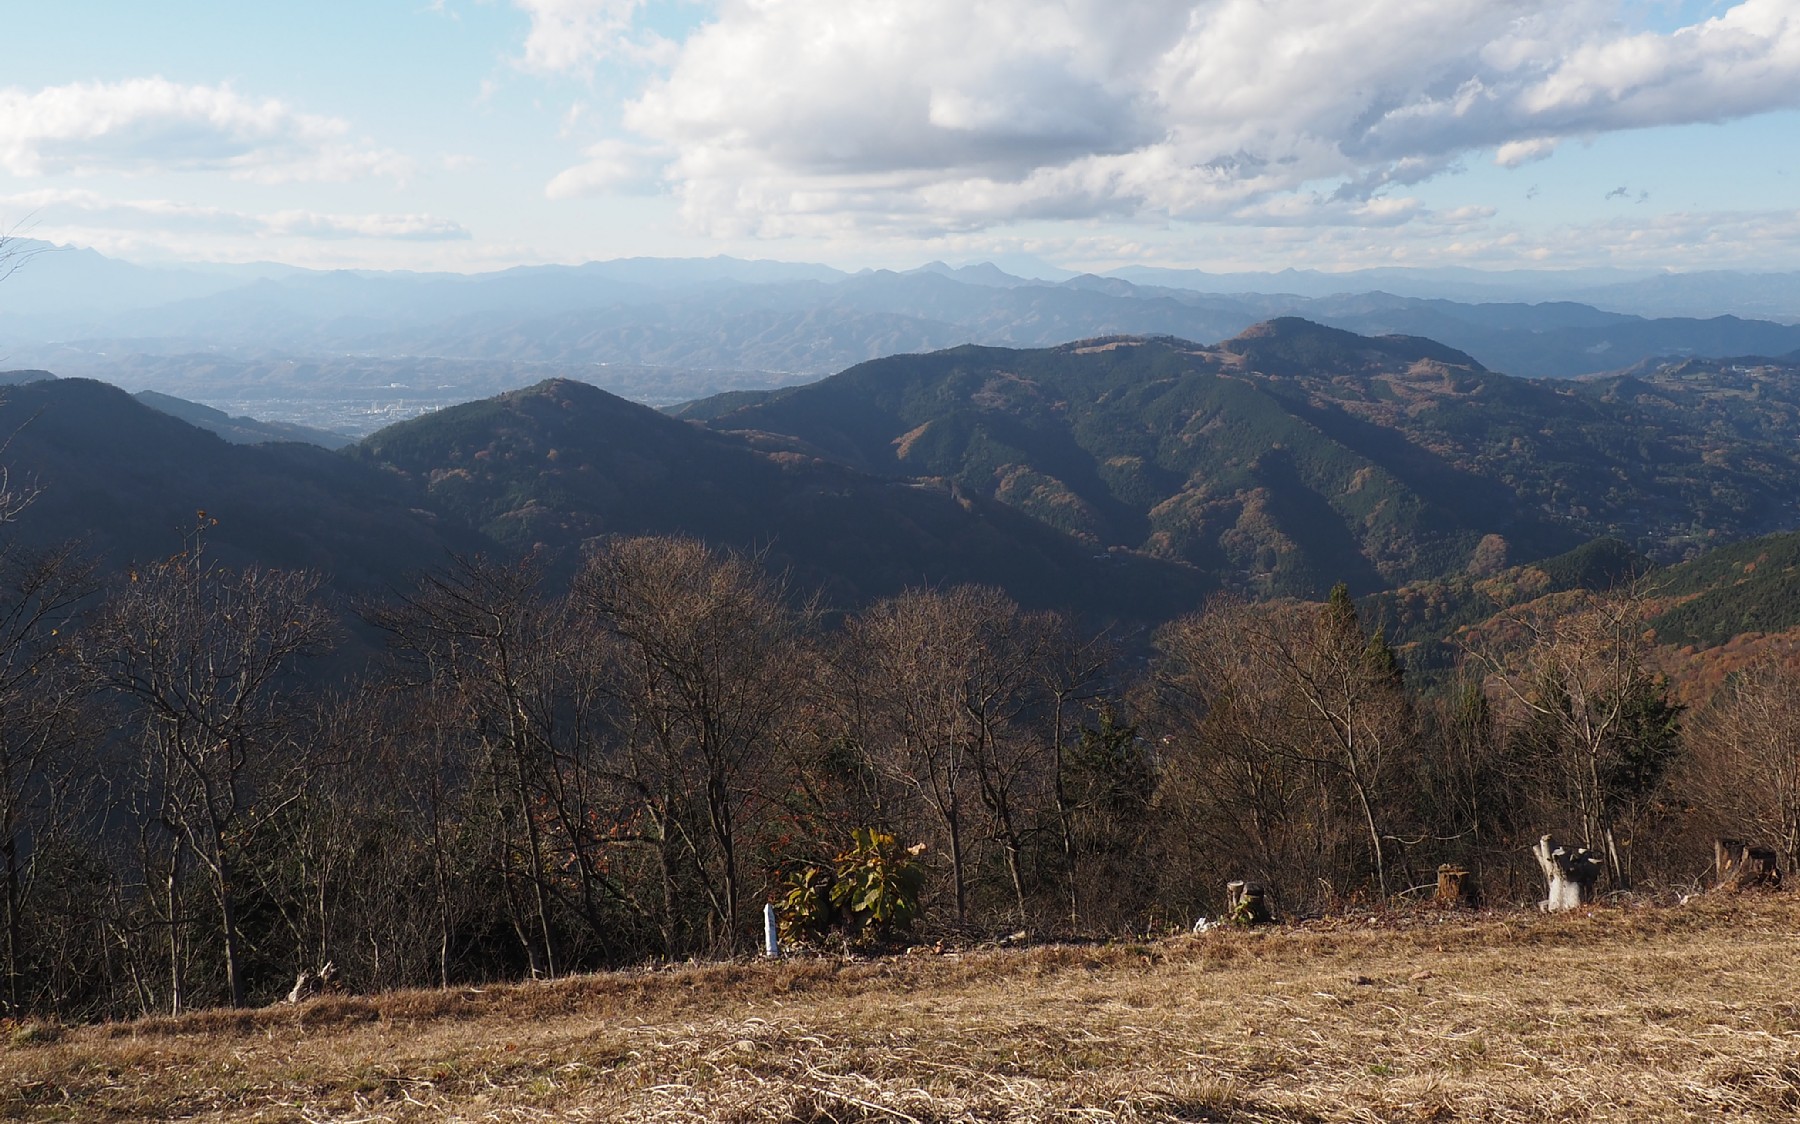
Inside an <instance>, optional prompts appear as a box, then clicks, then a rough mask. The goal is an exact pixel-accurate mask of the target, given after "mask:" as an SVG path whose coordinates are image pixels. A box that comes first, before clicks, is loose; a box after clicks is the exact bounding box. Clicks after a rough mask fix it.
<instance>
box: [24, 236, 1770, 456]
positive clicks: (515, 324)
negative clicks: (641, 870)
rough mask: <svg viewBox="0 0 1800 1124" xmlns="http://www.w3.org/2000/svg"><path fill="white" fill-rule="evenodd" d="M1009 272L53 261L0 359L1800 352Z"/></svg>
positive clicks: (1600, 290)
mask: <svg viewBox="0 0 1800 1124" xmlns="http://www.w3.org/2000/svg"><path fill="white" fill-rule="evenodd" d="M1021 268H1029V265H1028V266H1025V267H1021ZM1030 271H1031V272H1033V273H1035V274H1039V275H1041V276H1033V277H1025V276H1020V275H1018V274H1014V273H1008V272H1006V271H1004V270H1002V269H1000V268H999V267H997V266H995V265H993V264H991V263H976V264H972V265H964V266H960V267H951V266H948V265H944V264H942V263H933V264H931V265H929V266H926V267H923V268H921V269H917V270H912V271H909V272H904V273H896V272H891V271H864V272H861V273H856V274H847V273H844V272H842V271H839V270H834V269H830V268H828V267H825V266H816V265H805V264H790V263H780V262H755V261H740V260H737V259H731V258H712V259H694V260H664V259H629V260H622V261H614V262H598V263H590V264H588V265H583V266H567V267H566V266H542V267H530V268H520V269H511V270H505V271H501V272H497V273H489V274H479V275H472V276H462V275H454V274H411V273H380V272H367V271H335V272H320V271H307V270H296V269H292V268H288V267H282V266H268V265H265V266H232V267H204V268H202V267H188V268H161V269H156V268H148V267H140V266H135V265H130V264H127V263H124V262H119V261H115V260H112V259H107V258H104V257H102V256H100V255H98V254H95V253H93V252H92V251H86V250H57V251H53V252H47V253H41V254H37V255H35V256H33V257H31V258H30V259H29V260H28V261H27V262H26V264H25V266H24V268H22V269H20V270H19V271H18V272H17V273H16V274H14V275H13V276H12V277H11V278H9V279H8V280H7V282H6V283H5V284H4V285H0V356H5V357H6V358H7V359H8V360H9V361H10V362H12V363H14V364H16V365H20V366H26V365H29V366H33V367H41V368H46V369H50V370H54V371H57V372H58V373H59V374H64V375H83V376H88V377H95V378H101V379H105V380H107V381H111V382H115V383H116V384H118V385H121V386H125V387H127V388H128V389H132V390H154V391H158V392H161V393H166V394H172V395H176V396H179V397H182V398H187V399H190V400H194V401H198V402H203V403H205V404H207V405H210V406H213V407H216V408H221V409H224V410H226V411H227V412H229V413H233V414H244V413H253V414H255V415H256V416H259V417H263V418H265V419H266V420H279V421H286V422H291V423H297V424H306V425H312V426H314V427H317V428H323V429H329V430H341V431H344V432H353V433H357V434H362V433H367V432H370V431H372V430H373V429H375V428H378V427H379V426H380V425H382V424H385V423H386V422H387V421H391V420H393V419H394V418H396V417H404V416H410V415H412V414H416V413H420V412H424V411H426V410H430V409H436V408H440V407H442V406H443V405H446V404H449V403H452V402H458V401H468V400H471V399H475V398H481V397H487V396H491V395H493V394H496V393H500V392H502V391H505V390H508V389H514V388H517V387H519V386H521V385H528V384H530V383H534V382H537V381H540V380H542V379H544V378H551V377H567V378H575V379H579V380H581V381H584V382H590V383H593V384H595V385H598V386H602V387H604V388H606V389H608V390H612V391H614V392H615V393H619V394H622V395H625V396H628V397H631V398H632V399H634V400H637V401H642V402H646V403H649V404H653V405H658V406H664V405H672V404H675V403H677V402H681V401H685V400H689V399H694V398H700V397H705V396H708V395H711V394H715V393H718V392H721V391H726V390H732V389H754V388H767V387H773V386H780V385H787V384H792V383H795V382H799V381H805V380H808V379H813V378H818V377H821V376H823V375H826V374H830V373H832V372H835V371H839V370H842V369H844V368H846V367H849V366H852V365H854V364H856V363H859V362H863V361H866V360H869V359H875V358H881V357H884V356H888V355H893V354H911V353H924V352H930V351H936V350H941V349H943V348H948V347H953V346H957V345H959V344H966V343H974V344H981V345H987V346H1006V347H1020V348H1037V347H1047V346H1054V345H1056V344H1060V343H1063V342H1066V341H1067V340H1070V339H1083V338H1092V337H1096V336H1104V335H1151V336H1154V335H1169V336H1175V337H1179V338H1182V339H1188V340H1196V341H1201V342H1210V341H1217V340H1223V339H1228V338H1231V337H1233V336H1235V335H1237V334H1238V333H1240V332H1242V331H1243V330H1244V329H1246V328H1248V327H1249V326H1251V325H1252V324H1255V323H1259V322H1262V321H1265V320H1268V319H1272V318H1275V317H1279V316H1301V317H1305V318H1307V319H1310V320H1313V321H1315V322H1318V323H1322V324H1327V325H1330V326H1333V327H1338V328H1342V329H1345V330H1348V331H1354V332H1358V333H1361V334H1364V335H1380V334H1386V333H1402V334H1408V335H1417V336H1426V337H1429V338H1432V339H1435V340H1438V341H1439V342H1442V343H1444V344H1447V345H1449V346H1451V347H1454V348H1456V349H1458V350H1461V351H1463V352H1466V353H1468V354H1469V355H1470V356H1472V357H1474V358H1475V359H1476V360H1477V361H1478V362H1480V363H1481V364H1482V365H1483V366H1485V367H1486V368H1488V369H1489V370H1494V371H1502V372H1505V373H1507V374H1513V375H1522V376H1555V377H1569V376H1578V375H1583V374H1593V373H1599V372H1605V371H1613V370H1618V369H1622V368H1626V367H1630V366H1632V365H1634V364H1637V363H1641V362H1645V361H1648V360H1659V359H1669V358H1677V359H1678V358H1689V357H1700V358H1721V357H1729V356H1738V355H1764V356H1777V357H1779V356H1786V355H1790V354H1793V353H1795V352H1800V327H1796V326H1794V325H1791V324H1787V323H1782V322H1781V321H1782V320H1784V319H1795V318H1800V273H1795V274H1774V275H1741V274H1728V273H1709V274H1694V275H1681V276H1644V275H1629V274H1619V273H1610V272H1606V273H1582V274H1569V273H1556V272H1550V271H1532V272H1519V273H1506V274H1484V273H1479V272H1477V271H1472V270H1462V271H1457V270H1436V271H1404V270H1371V271H1360V272H1353V273H1331V274H1325V273H1306V272H1296V271H1284V272H1281V273H1274V274H1227V275H1220V274H1200V273H1195V272H1192V271H1172V270H1155V269H1149V268H1143V267H1139V268H1131V269H1122V270H1119V271H1116V272H1115V273H1113V274H1111V275H1108V276H1095V275H1092V274H1081V275H1070V274H1067V273H1066V272H1065V271H1057V270H1054V269H1050V268H1032V269H1031V270H1030ZM1552 297H1553V298H1555V299H1554V300H1552V301H1550V302H1549V303H1544V302H1545V299H1546V298H1552ZM1728 310H1729V311H1735V312H1737V313H1738V314H1739V316H1727V315H1720V313H1722V312H1724V311H1728ZM1652 313H1653V314H1654V316H1653V315H1650V314H1652ZM1750 313H1755V314H1758V315H1761V316H1766V317H1770V319H1743V318H1740V317H1741V316H1743V315H1746V314H1750Z"/></svg>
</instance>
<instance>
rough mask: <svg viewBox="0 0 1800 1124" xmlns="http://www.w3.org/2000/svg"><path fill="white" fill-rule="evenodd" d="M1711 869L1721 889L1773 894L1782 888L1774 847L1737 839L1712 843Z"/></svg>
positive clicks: (1716, 840) (1779, 867) (1717, 840)
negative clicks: (1760, 890)
mask: <svg viewBox="0 0 1800 1124" xmlns="http://www.w3.org/2000/svg"><path fill="white" fill-rule="evenodd" d="M1713 865H1714V867H1715V868H1716V869H1717V873H1718V877H1719V883H1718V884H1719V885H1720V886H1721V887H1730V888H1731V889H1733V890H1748V889H1751V888H1753V887H1758V886H1762V887H1767V888H1768V889H1771V890H1774V889H1778V888H1779V887H1780V886H1781V866H1780V864H1779V862H1778V861H1777V859H1776V857H1775V848H1773V847H1764V846H1762V845H1760V844H1756V843H1745V842H1743V841H1742V840H1738V839H1715V840H1713Z"/></svg>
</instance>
